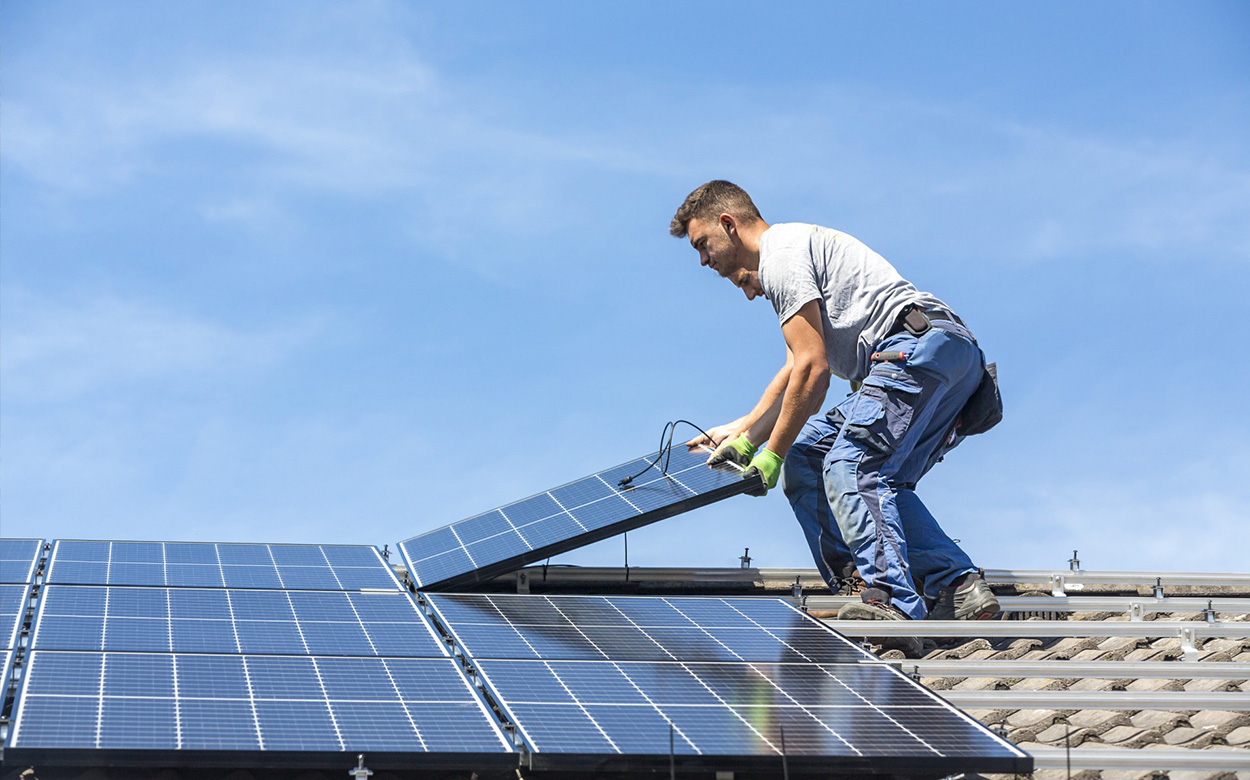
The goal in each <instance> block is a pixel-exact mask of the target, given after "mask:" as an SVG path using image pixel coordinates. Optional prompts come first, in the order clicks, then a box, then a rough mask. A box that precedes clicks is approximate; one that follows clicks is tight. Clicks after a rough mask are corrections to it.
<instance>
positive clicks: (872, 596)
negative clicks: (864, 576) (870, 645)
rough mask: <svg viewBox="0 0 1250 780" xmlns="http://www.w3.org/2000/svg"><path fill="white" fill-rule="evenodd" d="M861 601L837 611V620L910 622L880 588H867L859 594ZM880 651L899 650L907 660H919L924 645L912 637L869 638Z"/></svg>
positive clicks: (853, 602)
mask: <svg viewBox="0 0 1250 780" xmlns="http://www.w3.org/2000/svg"><path fill="white" fill-rule="evenodd" d="M859 596H860V599H862V600H861V601H852V602H851V603H850V604H846V605H844V606H843V607H842V609H839V610H838V620H911V618H909V617H907V615H906V614H905V613H904V612H903V611H902V610H901V609H899V608H898V607H896V606H894V605H893V604H891V603H890V597H889V596H887V595H886V593H885V591H883V590H881V589H880V588H868V589H866V590H865V591H864V592H863V593H861V594H859ZM869 640H870V641H872V642H874V643H876V644H879V645H881V649H882V650H901V651H903V655H905V656H907V657H908V658H919V657H920V656H921V655H922V654H923V651H924V644H923V643H922V642H921V641H920V639H919V638H918V637H914V636H888V637H869Z"/></svg>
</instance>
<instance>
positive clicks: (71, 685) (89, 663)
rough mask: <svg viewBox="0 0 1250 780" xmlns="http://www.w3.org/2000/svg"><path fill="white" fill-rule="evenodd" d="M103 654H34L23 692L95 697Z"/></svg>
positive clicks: (97, 692)
mask: <svg viewBox="0 0 1250 780" xmlns="http://www.w3.org/2000/svg"><path fill="white" fill-rule="evenodd" d="M103 670H104V656H102V655H99V654H96V653H36V654H35V655H34V659H33V661H32V663H31V666H30V669H29V672H28V674H27V682H26V686H25V691H26V693H27V694H28V695H29V694H44V695H50V696H98V695H99V693H100V685H101V682H102V680H103Z"/></svg>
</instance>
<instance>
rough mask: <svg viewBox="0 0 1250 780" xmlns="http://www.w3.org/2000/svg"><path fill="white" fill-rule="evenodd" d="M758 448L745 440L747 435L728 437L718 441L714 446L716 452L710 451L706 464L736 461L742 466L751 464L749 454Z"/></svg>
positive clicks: (713, 464)
mask: <svg viewBox="0 0 1250 780" xmlns="http://www.w3.org/2000/svg"><path fill="white" fill-rule="evenodd" d="M757 449H759V448H758V447H756V446H755V445H754V444H752V443H751V442H749V441H747V437H745V436H739V437H738V438H736V439H728V440H726V441H723V442H721V443H720V446H719V447H717V448H716V452H713V453H712V457H710V458H708V459H707V465H709V466H715V465H716V464H718V463H737V464H738V465H739V466H741V467H742V468H746V467H747V466H749V465H751V456H752V455H754V454H755V451H756V450H757Z"/></svg>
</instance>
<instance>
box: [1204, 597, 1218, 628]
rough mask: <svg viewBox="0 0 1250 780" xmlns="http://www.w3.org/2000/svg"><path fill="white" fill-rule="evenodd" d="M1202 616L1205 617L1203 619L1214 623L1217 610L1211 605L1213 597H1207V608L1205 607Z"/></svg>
mask: <svg viewBox="0 0 1250 780" xmlns="http://www.w3.org/2000/svg"><path fill="white" fill-rule="evenodd" d="M1202 617H1203V619H1205V620H1206V621H1207V622H1208V623H1214V622H1215V619H1216V618H1215V610H1214V609H1212V607H1211V599H1207V608H1206V609H1204V610H1202Z"/></svg>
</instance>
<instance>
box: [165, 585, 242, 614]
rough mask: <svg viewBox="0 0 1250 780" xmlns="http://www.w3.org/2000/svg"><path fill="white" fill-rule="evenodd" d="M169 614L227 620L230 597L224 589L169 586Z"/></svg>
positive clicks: (229, 612)
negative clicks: (192, 588)
mask: <svg viewBox="0 0 1250 780" xmlns="http://www.w3.org/2000/svg"><path fill="white" fill-rule="evenodd" d="M166 594H167V596H168V598H169V615H170V617H173V618H187V619H191V620H229V619H230V617H231V611H230V597H229V595H228V594H227V592H226V591H224V590H191V589H183V588H171V589H169V590H168V591H166Z"/></svg>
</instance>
